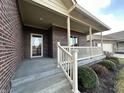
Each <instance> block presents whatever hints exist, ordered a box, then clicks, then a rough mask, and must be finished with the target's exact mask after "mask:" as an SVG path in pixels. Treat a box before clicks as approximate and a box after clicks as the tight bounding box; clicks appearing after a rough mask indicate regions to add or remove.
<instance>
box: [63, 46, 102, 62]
mask: <svg viewBox="0 0 124 93" xmlns="http://www.w3.org/2000/svg"><path fill="white" fill-rule="evenodd" d="M62 47H63V48H65V49H66V50H67V51H68V50H69V47H68V46H62ZM70 48H71V50H72V49H77V50H78V51H79V52H78V60H83V59H88V58H93V57H94V56H99V55H103V52H102V48H101V47H96V46H93V47H89V46H71V47H70ZM70 52H71V51H70Z"/></svg>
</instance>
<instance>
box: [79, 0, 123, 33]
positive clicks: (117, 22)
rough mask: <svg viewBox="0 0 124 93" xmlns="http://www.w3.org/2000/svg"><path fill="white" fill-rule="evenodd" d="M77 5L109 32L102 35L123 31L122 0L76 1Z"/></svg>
mask: <svg viewBox="0 0 124 93" xmlns="http://www.w3.org/2000/svg"><path fill="white" fill-rule="evenodd" d="M77 2H78V4H79V5H81V6H82V7H83V8H84V9H86V10H88V11H89V12H90V13H92V14H93V15H94V16H96V17H97V18H99V19H100V20H101V21H102V22H104V23H105V24H106V25H108V26H109V27H110V28H111V30H110V31H106V32H103V34H104V35H106V34H110V33H114V32H118V31H122V30H124V0H77Z"/></svg>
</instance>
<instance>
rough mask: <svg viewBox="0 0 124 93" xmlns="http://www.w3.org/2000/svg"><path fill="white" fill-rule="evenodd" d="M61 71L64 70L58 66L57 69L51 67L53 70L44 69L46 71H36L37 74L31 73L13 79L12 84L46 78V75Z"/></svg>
mask: <svg viewBox="0 0 124 93" xmlns="http://www.w3.org/2000/svg"><path fill="white" fill-rule="evenodd" d="M61 72H62V70H60V69H58V68H55V69H51V70H48V71H44V72H41V73H36V74H32V75H29V76H24V77H21V78H17V79H14V80H12V81H11V84H12V87H15V86H17V85H19V84H23V83H27V82H32V81H35V80H38V79H42V78H45V77H49V76H51V75H54V74H57V73H61Z"/></svg>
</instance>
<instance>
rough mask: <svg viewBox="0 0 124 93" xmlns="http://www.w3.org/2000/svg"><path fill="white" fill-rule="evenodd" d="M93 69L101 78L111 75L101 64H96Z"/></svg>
mask: <svg viewBox="0 0 124 93" xmlns="http://www.w3.org/2000/svg"><path fill="white" fill-rule="evenodd" d="M91 67H92V69H93V70H94V71H95V72H96V73H97V74H98V75H100V76H105V75H107V74H108V73H109V71H108V69H107V68H106V67H105V66H103V65H100V64H95V65H92V66H91Z"/></svg>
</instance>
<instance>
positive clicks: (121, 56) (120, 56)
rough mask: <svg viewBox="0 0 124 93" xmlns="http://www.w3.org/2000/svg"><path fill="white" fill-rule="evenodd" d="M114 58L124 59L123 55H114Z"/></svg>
mask: <svg viewBox="0 0 124 93" xmlns="http://www.w3.org/2000/svg"><path fill="white" fill-rule="evenodd" d="M114 56H115V57H118V58H124V54H114Z"/></svg>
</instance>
